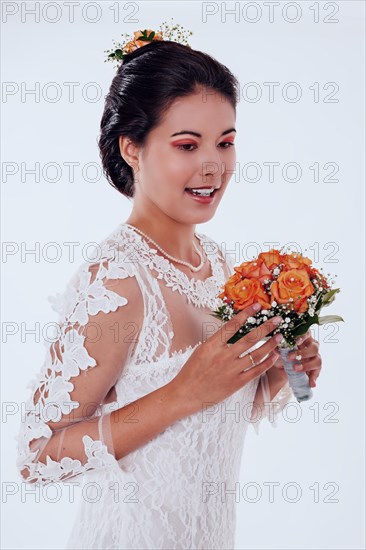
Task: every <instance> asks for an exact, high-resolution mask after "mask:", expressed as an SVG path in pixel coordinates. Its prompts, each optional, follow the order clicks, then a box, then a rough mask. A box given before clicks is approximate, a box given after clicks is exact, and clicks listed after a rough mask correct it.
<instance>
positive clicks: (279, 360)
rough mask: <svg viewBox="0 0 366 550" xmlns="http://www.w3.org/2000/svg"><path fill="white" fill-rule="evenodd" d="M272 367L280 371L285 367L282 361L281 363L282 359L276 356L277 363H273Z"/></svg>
mask: <svg viewBox="0 0 366 550" xmlns="http://www.w3.org/2000/svg"><path fill="white" fill-rule="evenodd" d="M274 366H275V367H276V368H277V369H281V370H284V369H285V367H284V365H283V361H282V358H281V355H279V356H278V359H277V361H276V362H275V364H274Z"/></svg>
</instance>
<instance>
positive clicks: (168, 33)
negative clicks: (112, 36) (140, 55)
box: [104, 18, 193, 68]
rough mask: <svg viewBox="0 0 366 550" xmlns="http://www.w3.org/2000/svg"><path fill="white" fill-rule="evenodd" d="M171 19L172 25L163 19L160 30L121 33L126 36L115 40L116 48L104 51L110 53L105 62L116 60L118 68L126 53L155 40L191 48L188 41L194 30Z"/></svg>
mask: <svg viewBox="0 0 366 550" xmlns="http://www.w3.org/2000/svg"><path fill="white" fill-rule="evenodd" d="M171 20H172V22H171V24H170V25H169V24H168V22H167V21H163V22H162V23H161V25H160V27H159V30H158V31H153V30H151V29H144V30H139V31H135V32H134V33H133V36H131V35H129V34H128V33H123V34H121V36H122V37H124V39H123V40H122V42H117V41H116V40H113V43H114V48H112V49H111V50H104V52H105V53H106V54H108V55H107V59H105V60H104V63H106V62H107V61H112V62H113V61H115V62H116V65H115V66H114V67H115V68H118V67H119V66H120V65H122V63H123V60H124V58H125V57H126V55H128V54H129V53H131V52H133V51H134V50H136V49H138V48H141V47H143V46H145V45H146V44H148V43H149V42H153V41H154V40H170V41H172V42H178V43H180V44H183V45H185V46H188V47H189V48H190V47H191V46H190V44H189V43H188V38H189V37H190V36H192V34H193V32H192V31H189V30H185V29H184V28H183V27H182V25H180V24H179V23H175V24H174V23H173V18H171Z"/></svg>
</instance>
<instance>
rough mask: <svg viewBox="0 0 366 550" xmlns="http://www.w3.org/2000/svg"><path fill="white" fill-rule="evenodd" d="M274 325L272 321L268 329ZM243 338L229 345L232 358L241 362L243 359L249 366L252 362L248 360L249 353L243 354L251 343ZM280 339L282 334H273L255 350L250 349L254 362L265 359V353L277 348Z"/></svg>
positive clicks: (271, 328) (250, 346)
mask: <svg viewBox="0 0 366 550" xmlns="http://www.w3.org/2000/svg"><path fill="white" fill-rule="evenodd" d="M274 326H276V325H275V324H274V323H272V324H271V327H270V329H269V330H273V327H274ZM244 338H245V337H243V338H242V339H241V340H238V342H235V344H233V345H232V346H230V348H231V351H232V353H233V354H234V355H233V359H235V358H237V359H239V361H241V362H243V361H244V360H245V362H246V365H247V366H250V365H251V364H252V362H251V360H250V357H249V354H247V355H246V356H245V355H244V356H243V354H244V353H245V352H246V351H247V350H248V349H250V348H252V347H253V343H252V342H246V341H245V340H244ZM282 339H283V336H282V334H275V335H274V336H272V338H270V339H269V340H267V341H266V342H265V343H264V344H262V345H261V346H259V347H257V348H256V349H255V350H253V351H251V352H250V355H251V356H252V358H253V361H254V363H259V362H260V361H262V360H263V359H265V358H266V357H267V355H268V354H269V353H271V351H273V350H275V349H276V348H277V346H278V344H279V342H281V340H282Z"/></svg>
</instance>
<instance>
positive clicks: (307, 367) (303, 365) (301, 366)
mask: <svg viewBox="0 0 366 550" xmlns="http://www.w3.org/2000/svg"><path fill="white" fill-rule="evenodd" d="M293 368H294V370H296V371H311V370H316V369H321V368H322V358H321V356H320V355H319V354H317V355H315V356H314V357H311V358H310V359H305V360H304V361H303V360H301V362H300V363H295V364H294V366H293Z"/></svg>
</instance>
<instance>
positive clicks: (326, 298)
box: [322, 288, 341, 307]
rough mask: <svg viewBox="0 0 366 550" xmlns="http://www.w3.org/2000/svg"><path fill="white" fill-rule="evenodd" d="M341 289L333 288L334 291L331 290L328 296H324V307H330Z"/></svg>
mask: <svg viewBox="0 0 366 550" xmlns="http://www.w3.org/2000/svg"><path fill="white" fill-rule="evenodd" d="M340 290H341V289H340V288H333V290H329V292H327V293H326V294H324V296H323V299H322V307H324V306H329V305H330V304H331V303H332V302H334V300H335V295H336V293H337V292H340Z"/></svg>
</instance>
